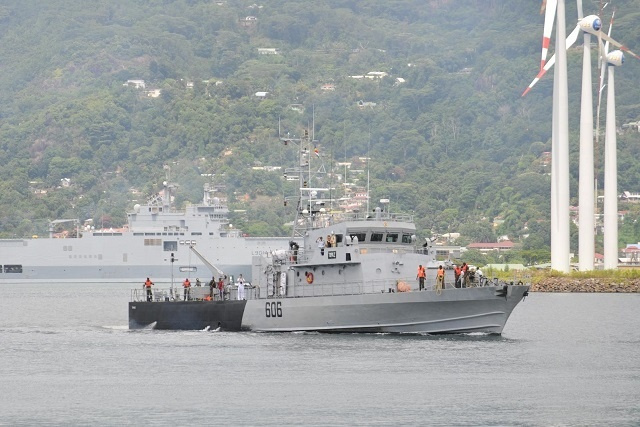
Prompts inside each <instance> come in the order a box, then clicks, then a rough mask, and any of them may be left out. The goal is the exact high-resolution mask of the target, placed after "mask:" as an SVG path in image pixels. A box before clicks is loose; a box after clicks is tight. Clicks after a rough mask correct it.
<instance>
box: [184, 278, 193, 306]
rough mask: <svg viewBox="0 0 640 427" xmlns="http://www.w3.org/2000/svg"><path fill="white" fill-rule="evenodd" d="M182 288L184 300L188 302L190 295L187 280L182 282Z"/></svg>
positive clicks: (189, 284) (189, 283)
mask: <svg viewBox="0 0 640 427" xmlns="http://www.w3.org/2000/svg"><path fill="white" fill-rule="evenodd" d="M182 286H184V300H185V301H188V300H189V299H190V298H189V294H190V293H191V282H190V281H189V279H188V278H187V279H184V282H182Z"/></svg>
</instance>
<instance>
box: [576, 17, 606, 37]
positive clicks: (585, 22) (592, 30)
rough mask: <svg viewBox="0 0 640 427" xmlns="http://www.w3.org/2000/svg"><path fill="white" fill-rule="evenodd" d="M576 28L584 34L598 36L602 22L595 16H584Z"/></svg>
mask: <svg viewBox="0 0 640 427" xmlns="http://www.w3.org/2000/svg"><path fill="white" fill-rule="evenodd" d="M578 26H579V27H580V29H581V30H582V31H584V32H585V33H589V34H593V35H596V36H597V35H598V32H599V31H600V30H601V29H602V21H601V20H600V18H599V17H598V16H597V15H589V16H585V17H584V18H582V19H581V20H580V22H578Z"/></svg>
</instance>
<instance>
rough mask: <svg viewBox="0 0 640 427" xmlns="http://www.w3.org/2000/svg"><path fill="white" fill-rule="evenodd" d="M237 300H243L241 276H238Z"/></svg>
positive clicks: (242, 279)
mask: <svg viewBox="0 0 640 427" xmlns="http://www.w3.org/2000/svg"><path fill="white" fill-rule="evenodd" d="M237 285H238V300H243V299H244V277H242V274H240V275H239V276H238V282H237Z"/></svg>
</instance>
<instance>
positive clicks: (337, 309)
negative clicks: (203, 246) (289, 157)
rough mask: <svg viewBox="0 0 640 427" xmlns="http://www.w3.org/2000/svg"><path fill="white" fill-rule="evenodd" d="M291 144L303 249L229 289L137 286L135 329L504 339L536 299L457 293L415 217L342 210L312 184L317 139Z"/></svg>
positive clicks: (486, 286) (471, 288) (265, 261)
mask: <svg viewBox="0 0 640 427" xmlns="http://www.w3.org/2000/svg"><path fill="white" fill-rule="evenodd" d="M287 144H290V145H297V146H298V147H299V149H300V166H297V167H295V168H291V169H287V170H286V172H285V173H286V174H288V175H289V176H291V175H293V174H297V175H298V176H299V181H300V183H304V185H301V186H300V189H299V194H298V195H297V201H296V202H297V209H296V211H297V214H296V219H295V221H294V228H295V231H294V238H298V237H301V238H302V239H303V243H302V246H298V243H295V240H292V242H291V243H290V247H289V250H281V251H273V252H270V253H267V254H260V255H257V256H254V257H253V261H252V266H251V267H252V282H251V283H250V284H248V283H247V284H244V285H243V284H240V285H239V284H237V283H235V284H234V283H233V281H227V282H225V283H224V288H223V292H219V290H218V289H217V288H209V287H199V288H198V287H196V288H190V289H189V290H188V292H183V291H182V290H180V292H177V290H176V289H173V288H171V289H166V290H160V289H154V290H153V291H152V294H151V295H148V294H147V293H146V291H145V290H144V289H135V290H133V291H132V298H131V302H130V303H129V328H130V329H139V328H149V327H153V328H155V329H208V328H209V329H218V328H219V329H220V330H228V331H240V330H246V331H262V332H295V331H318V332H383V333H384V332H389V333H428V334H432V333H433V334H435V333H439V334H440V333H470V332H483V333H491V334H500V333H502V330H503V328H504V326H505V324H506V322H507V319H508V318H509V316H510V314H511V312H512V311H513V309H514V308H515V306H516V305H517V304H518V303H519V302H520V301H521V300H522V299H523V298H524V297H525V296H526V295H527V294H528V290H529V286H528V285H527V284H523V283H522V282H520V281H518V282H510V283H505V282H498V281H497V280H496V279H494V280H493V281H479V282H477V283H474V282H468V283H466V284H463V285H462V287H456V286H454V283H453V271H452V270H451V269H450V268H446V269H445V278H444V283H443V284H436V275H437V270H438V267H439V266H443V263H442V262H438V261H436V257H435V248H434V247H432V246H431V244H430V242H429V241H428V240H427V243H425V244H424V245H419V244H418V243H417V239H416V227H415V224H414V222H413V218H412V217H411V216H410V215H406V214H394V213H391V212H388V211H386V210H385V209H382V208H376V209H375V210H374V211H373V212H372V213H371V214H367V213H358V212H334V211H333V210H332V209H330V207H329V203H330V197H328V194H330V193H331V191H330V188H327V187H322V186H321V185H317V186H312V184H321V183H322V181H321V179H320V178H319V177H318V176H317V172H316V171H317V170H322V169H323V168H320V169H316V168H313V169H312V167H311V165H310V163H311V162H310V160H311V159H310V157H312V156H309V154H310V153H311V152H312V151H311V141H309V140H304V139H301V140H297V141H292V140H287ZM325 196H326V197H325ZM385 205H386V204H384V203H383V206H385ZM387 206H388V205H387ZM420 265H422V266H424V267H426V278H425V283H426V286H425V289H424V290H419V289H417V288H418V281H417V280H416V271H417V269H418V266H420ZM211 267H212V270H213V271H215V272H216V273H215V274H218V276H220V275H222V272H220V271H217V269H216V268H215V267H214V266H211ZM444 267H448V266H444ZM223 277H224V276H223ZM147 298H148V299H149V300H147Z"/></svg>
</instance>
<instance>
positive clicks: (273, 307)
mask: <svg viewBox="0 0 640 427" xmlns="http://www.w3.org/2000/svg"><path fill="white" fill-rule="evenodd" d="M264 314H265V316H266V317H282V302H280V301H272V302H267V303H266V304H265V306H264Z"/></svg>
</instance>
